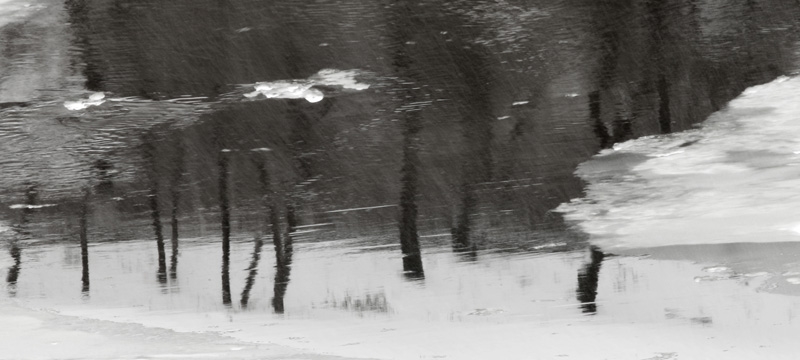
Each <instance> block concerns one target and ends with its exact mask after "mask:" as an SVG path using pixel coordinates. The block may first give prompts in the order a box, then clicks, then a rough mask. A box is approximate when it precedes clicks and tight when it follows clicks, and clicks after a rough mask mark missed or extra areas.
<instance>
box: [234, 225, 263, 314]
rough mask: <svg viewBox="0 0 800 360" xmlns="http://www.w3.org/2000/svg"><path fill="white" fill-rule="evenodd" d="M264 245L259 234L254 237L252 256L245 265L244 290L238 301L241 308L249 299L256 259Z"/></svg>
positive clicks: (245, 306)
mask: <svg viewBox="0 0 800 360" xmlns="http://www.w3.org/2000/svg"><path fill="white" fill-rule="evenodd" d="M263 246H264V241H263V240H262V239H261V236H258V237H256V239H255V248H254V249H253V257H252V259H251V260H250V266H248V267H247V269H246V270H248V271H249V272H248V274H247V279H246V280H245V282H244V290H242V299H241V300H240V303H241V305H242V308H243V309H244V308H247V303H248V301H250V290H252V289H253V284H254V283H255V282H256V275H258V261H259V259H261V248H262V247H263Z"/></svg>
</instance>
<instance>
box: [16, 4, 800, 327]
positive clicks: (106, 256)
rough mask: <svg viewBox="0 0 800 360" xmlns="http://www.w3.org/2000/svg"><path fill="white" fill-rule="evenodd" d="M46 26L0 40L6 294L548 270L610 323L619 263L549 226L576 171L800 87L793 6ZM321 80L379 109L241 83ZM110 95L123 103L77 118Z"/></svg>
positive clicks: (464, 9) (356, 291) (332, 291)
mask: <svg viewBox="0 0 800 360" xmlns="http://www.w3.org/2000/svg"><path fill="white" fill-rule="evenodd" d="M50 5H51V6H50V7H48V8H46V9H45V10H42V11H40V12H39V13H37V14H36V15H34V17H33V18H32V20H30V21H27V22H22V23H12V24H9V25H6V26H4V27H3V28H2V30H0V54H2V55H1V57H0V65H2V67H1V68H0V81H2V82H3V85H2V86H1V87H0V101H2V104H0V105H2V109H0V151H2V154H3V155H2V157H0V173H1V174H2V175H0V185H1V186H0V204H2V209H1V210H0V216H2V218H1V220H0V221H2V222H0V224H2V225H3V226H4V227H3V228H4V229H6V230H5V231H4V232H2V233H0V237H2V239H3V242H4V247H5V249H6V250H5V252H6V255H4V257H3V259H4V260H3V261H4V262H3V264H8V267H7V276H6V288H7V292H6V293H7V296H10V297H15V296H16V297H28V298H32V299H33V298H44V299H51V298H53V299H63V301H65V302H71V301H73V300H74V301H78V302H80V301H84V302H86V301H88V302H94V303H97V304H124V305H135V306H152V307H153V308H171V309H175V308H177V309H187V308H188V309H209V308H211V309H213V308H217V307H221V306H225V307H232V308H236V309H249V310H259V311H265V312H274V313H279V314H280V313H284V312H287V313H291V312H292V311H294V313H295V314H304V313H305V312H307V311H311V310H309V309H315V308H318V307H330V308H338V309H344V310H347V311H352V312H356V313H362V314H363V313H365V312H368V313H374V312H378V313H381V312H383V313H387V312H393V311H394V310H392V308H393V305H392V304H391V303H389V302H387V300H386V299H387V297H386V294H385V291H386V289H385V287H386V286H388V285H386V284H397V285H396V286H397V287H402V286H404V285H402V284H403V282H406V283H408V284H410V285H409V286H412V287H411V288H410V289H412V290H407V291H409V292H408V294H413V293H414V291H417V290H413V289H416V288H413V286H426V287H428V288H429V289H430V288H432V289H437V287H439V288H441V289H443V290H442V291H443V292H444V293H446V294H450V293H449V292H448V291H450V290H448V289H450V288H449V287H447V286H446V285H445V284H446V283H447V281H446V280H441V274H442V273H446V272H458V273H459V275H457V277H458V278H460V279H462V278H468V277H470V276H477V277H479V276H478V275H477V274H478V273H477V272H471V271H472V270H470V269H474V268H480V266H484V267H488V268H492V269H493V268H494V267H497V266H499V267H500V268H502V269H505V270H503V271H500V272H498V273H499V274H506V275H508V274H518V272H519V271H521V272H523V273H524V272H525V271H524V270H519V269H516V268H514V266H516V265H514V264H536V263H537V261H541V262H542V263H543V264H544V263H547V264H550V262H554V263H559V262H562V263H563V264H569V265H565V266H566V267H565V268H563V269H562V270H558V271H556V270H553V271H555V272H557V273H559V274H568V275H565V276H566V278H565V279H564V280H563V281H564V283H568V284H569V285H565V286H566V287H567V288H569V289H570V290H569V292H568V293H567V295H563V293H560V294H562V295H559V297H558V298H559V299H562V300H559V301H564V302H566V303H569V304H575V305H577V304H581V306H579V307H578V306H575V307H574V309H573V308H571V309H572V311H573V312H574V314H575V315H578V314H581V313H595V312H597V311H598V306H597V305H596V301H595V300H596V297H597V296H598V282H599V281H602V279H599V278H598V277H599V275H598V274H599V273H600V271H601V269H602V268H603V265H602V264H601V263H602V262H603V261H604V256H605V255H604V254H603V253H602V252H601V251H600V250H599V249H594V248H592V249H591V250H588V242H587V237H586V236H585V235H583V234H581V233H579V232H577V231H576V230H571V229H570V227H569V226H568V224H565V222H564V220H563V219H562V218H561V217H560V215H559V214H557V213H553V212H551V210H552V209H554V208H555V207H557V206H558V205H559V204H561V203H563V202H566V201H569V200H570V199H572V198H576V197H580V196H581V195H582V188H583V184H582V183H581V181H580V180H579V179H577V178H576V177H575V176H574V175H573V172H574V170H575V168H576V166H577V165H578V164H579V163H581V162H583V161H585V160H587V159H588V158H589V157H590V156H592V155H593V154H595V153H596V152H597V151H598V150H600V149H602V148H607V147H610V146H612V145H613V144H614V143H616V142H620V141H624V140H627V139H631V138H635V137H639V136H643V135H651V134H665V133H671V132H677V131H682V130H685V129H689V128H691V127H692V126H693V125H694V124H696V123H698V122H700V121H702V120H703V119H705V118H706V117H707V116H708V115H709V114H711V113H712V112H714V111H716V110H719V109H721V108H723V107H724V106H725V104H726V102H727V101H729V100H731V99H732V98H734V97H735V96H737V95H738V94H739V93H740V92H741V91H742V90H743V89H745V88H746V87H748V86H751V85H755V84H760V83H764V82H767V81H770V80H772V79H774V78H775V77H777V76H780V75H785V74H790V73H792V72H794V71H797V69H798V68H800V66H798V59H797V57H798V41H800V29H798V25H797V19H798V18H800V4H798V3H797V2H796V1H794V0H770V1H754V0H753V1H750V0H748V1H744V0H742V1H734V2H714V1H690V0H682V1H678V0H671V1H654V0H653V1H651V0H642V1H596V0H593V1H588V0H580V1H556V0H552V1H538V2H530V1H458V0H453V1H350V0H345V1H316V2H309V1H282V2H273V1H249V0H242V1H205V0H192V1H181V0H178V1H169V2H164V1H135V2H133V1H130V2H126V1H111V0H107V1H101V0H67V1H65V2H64V3H63V4H61V3H57V2H53V3H51V4H50ZM325 68H333V69H342V70H347V69H356V70H357V71H358V74H359V75H358V81H359V82H361V83H366V84H369V85H370V87H369V88H368V89H366V90H361V91H345V90H342V89H339V88H335V87H322V88H321V90H322V91H323V93H325V98H324V99H323V100H322V101H320V102H316V103H312V102H308V101H306V100H304V99H264V98H261V99H258V100H248V99H246V98H245V97H243V96H242V93H243V90H242V88H243V87H241V86H238V84H253V83H254V82H257V81H273V80H279V79H305V78H308V77H309V76H311V75H313V74H315V73H317V72H318V71H319V70H321V69H325ZM20 79H25V80H24V81H23V80H20ZM248 91H249V90H248ZM91 92H104V93H105V94H106V96H107V97H109V98H111V97H113V98H124V99H125V100H124V101H117V102H110V101H109V102H106V103H104V104H102V105H99V106H93V107H89V108H87V109H85V110H80V111H70V110H67V109H66V108H64V106H63V102H64V101H67V100H76V99H79V98H86V97H88V95H89V94H90V93H91ZM267 149H268V151H267ZM14 205H17V206H14ZM584 252H587V253H590V255H586V256H584ZM548 253H556V254H558V256H559V257H557V258H550V257H546V256H544V255H542V254H548ZM542 256H544V257H542ZM537 259H540V260H537ZM541 259H544V260H541ZM548 259H549V260H548ZM559 259H560V260H559ZM503 264H511V265H507V266H510V267H512V268H513V269H512V270H508V269H506V268H505V267H503V266H504V265H503ZM304 266H305V267H304ZM520 266H522V265H520ZM526 266H528V265H526ZM530 266H534V265H530ZM220 269H222V271H221V273H220ZM437 271H439V273H436V272H437ZM475 271H477V270H475ZM498 271H499V270H498ZM504 271H505V272H504ZM54 273H56V275H52V274H54ZM70 274H73V275H70ZM481 274H482V273H481ZM454 276H456V275H454ZM559 276H560V275H559ZM43 279H44V280H43ZM398 279H403V280H402V282H399V284H398ZM534 283H535V281H534ZM491 284H492V282H491V281H487V282H480V284H478V285H475V287H474V288H475V289H476V290H475V291H476V292H480V291H483V292H485V293H490V292H491ZM521 284H523V285H520V286H521V287H520V288H518V289H517V288H515V289H517V290H519V289H525V288H527V286H529V285H530V283H527V284H528V285H525V284H526V283H525V282H524V281H523V282H522V283H521ZM295 286H296V287H295ZM293 287H295V289H293ZM142 289H146V290H142ZM293 291H294V294H293ZM382 291H384V292H382ZM431 291H434V290H431ZM515 291H516V290H515ZM520 291H522V290H520ZM559 291H561V290H559ZM455 292H456V295H453V298H454V299H455V300H452V301H454V302H456V303H458V301H460V300H458V299H459V296H461V295H463V294H462V293H459V292H457V291H455ZM440 296H441V297H442V298H443V299H445V298H446V299H450V297H448V296H449V295H447V296H445V295H441V294H440ZM463 296H466V295H463ZM486 296H489V297H491V295H486ZM564 299H567V300H564ZM58 301H62V300H58ZM498 301H500V302H501V303H502V302H503V301H510V300H498ZM409 306H412V305H409ZM413 306H423V305H418V304H417V305H413ZM464 306H465V307H470V306H472V307H473V308H475V307H480V306H481V305H480V304H478V303H474V304H473V303H469V304H467V305H464ZM601 307H602V305H601ZM537 311H538V310H537Z"/></svg>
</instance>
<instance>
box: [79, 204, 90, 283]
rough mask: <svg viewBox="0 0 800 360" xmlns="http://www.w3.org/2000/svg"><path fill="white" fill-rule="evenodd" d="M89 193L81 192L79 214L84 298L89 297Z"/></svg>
mask: <svg viewBox="0 0 800 360" xmlns="http://www.w3.org/2000/svg"><path fill="white" fill-rule="evenodd" d="M90 195H91V192H90V191H89V189H88V188H86V189H84V191H83V201H81V210H80V213H79V216H80V218H79V219H78V222H79V231H80V235H79V237H80V241H81V294H83V296H84V297H89V234H88V231H89V230H88V217H89V198H90Z"/></svg>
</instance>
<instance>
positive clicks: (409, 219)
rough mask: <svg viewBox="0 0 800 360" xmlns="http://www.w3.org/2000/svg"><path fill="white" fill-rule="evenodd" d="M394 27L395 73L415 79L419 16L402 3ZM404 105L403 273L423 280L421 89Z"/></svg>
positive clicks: (407, 91)
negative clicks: (412, 50) (412, 48)
mask: <svg viewBox="0 0 800 360" xmlns="http://www.w3.org/2000/svg"><path fill="white" fill-rule="evenodd" d="M393 10H394V11H393V15H394V17H395V18H394V19H393V21H392V22H391V23H392V24H393V25H394V26H395V29H394V33H393V35H394V37H395V39H394V46H395V50H394V52H393V59H392V60H393V61H392V64H393V66H394V70H395V72H396V73H397V75H398V76H399V77H401V78H404V77H413V76H414V74H415V73H414V70H413V68H412V65H413V64H414V60H413V59H412V58H411V55H410V54H409V49H408V47H409V41H411V34H410V33H409V31H410V30H412V29H414V25H416V24H415V23H416V22H418V21H417V20H416V19H415V13H414V12H413V11H412V10H411V9H410V4H408V3H407V2H398V3H397V4H395V6H394V8H393ZM398 97H399V99H401V103H400V104H399V106H398V109H402V110H401V121H402V126H403V160H402V167H401V168H400V185H401V188H400V223H399V227H400V250H401V252H402V253H403V272H404V274H405V275H406V277H408V278H409V279H422V278H424V277H425V272H424V270H423V268H422V255H421V252H420V246H419V234H418V232H417V217H418V208H417V193H418V191H419V170H418V166H419V156H418V154H417V153H418V151H419V146H420V144H419V139H418V137H419V133H420V131H421V130H422V114H421V112H422V110H421V109H419V108H415V107H414V106H413V104H415V103H418V102H420V101H421V100H422V99H423V95H422V94H421V92H420V90H419V89H418V88H415V87H411V86H404V87H403V88H402V90H401V91H400V94H399V96H398Z"/></svg>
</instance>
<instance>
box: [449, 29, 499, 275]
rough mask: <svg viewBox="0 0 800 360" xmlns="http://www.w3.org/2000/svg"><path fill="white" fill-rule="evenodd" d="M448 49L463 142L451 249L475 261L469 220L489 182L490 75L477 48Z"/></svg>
mask: <svg viewBox="0 0 800 360" xmlns="http://www.w3.org/2000/svg"><path fill="white" fill-rule="evenodd" d="M450 44H452V45H450V46H448V50H449V52H450V55H451V56H452V57H453V62H454V65H455V66H456V67H457V68H458V70H459V74H461V76H462V79H463V81H464V85H465V86H464V87H463V88H462V89H460V90H461V91H460V92H459V93H457V95H458V96H460V97H462V99H461V100H460V101H459V104H460V106H459V116H460V117H461V126H462V136H463V138H464V144H465V150H464V158H465V160H464V162H463V166H462V170H461V173H462V175H461V176H462V178H461V189H460V190H461V204H460V206H459V209H458V214H457V215H456V219H455V227H454V228H453V230H452V235H453V249H454V251H456V252H459V253H462V254H464V255H465V257H464V259H468V260H472V261H474V260H476V257H477V247H478V244H477V242H476V240H477V239H476V238H475V234H474V233H473V231H472V227H473V221H472V220H473V219H472V218H473V217H474V216H476V215H477V214H475V213H476V212H477V210H478V190H479V187H481V186H484V185H485V184H486V183H488V182H490V181H491V180H492V173H493V172H494V170H493V168H494V162H493V158H492V138H493V136H494V135H493V131H492V123H493V121H494V117H493V115H492V104H491V91H490V88H489V84H490V83H491V80H492V79H491V72H490V70H489V67H488V64H487V59H486V56H487V55H486V54H485V53H484V52H483V50H482V49H481V48H479V47H470V46H465V45H464V44H457V43H456V44H453V43H450Z"/></svg>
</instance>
